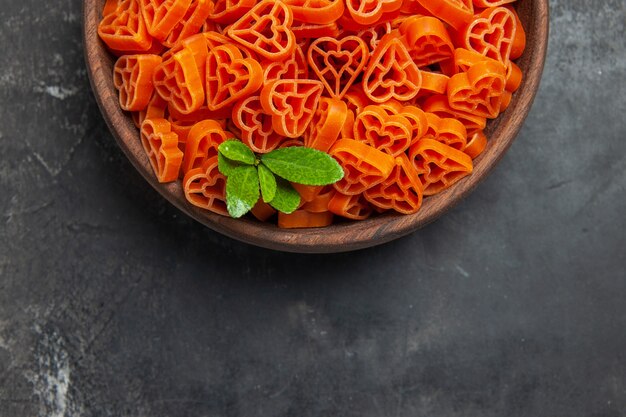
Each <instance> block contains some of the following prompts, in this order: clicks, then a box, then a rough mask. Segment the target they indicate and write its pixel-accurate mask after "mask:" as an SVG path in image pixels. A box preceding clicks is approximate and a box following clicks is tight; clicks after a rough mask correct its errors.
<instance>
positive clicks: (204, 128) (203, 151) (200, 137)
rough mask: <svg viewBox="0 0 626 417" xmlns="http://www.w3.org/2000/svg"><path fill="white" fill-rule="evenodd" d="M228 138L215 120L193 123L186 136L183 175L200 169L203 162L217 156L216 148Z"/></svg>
mask: <svg viewBox="0 0 626 417" xmlns="http://www.w3.org/2000/svg"><path fill="white" fill-rule="evenodd" d="M230 136H231V135H229V134H228V133H226V131H224V129H223V128H222V126H221V125H220V124H219V123H218V122H216V121H215V120H203V121H201V122H198V123H195V124H194V125H193V126H192V128H191V130H190V131H189V133H188V134H187V142H186V144H185V157H184V158H183V165H182V171H183V173H187V172H188V171H190V170H192V169H194V168H200V167H202V164H203V163H204V161H206V160H207V159H210V158H213V157H214V156H217V148H218V147H219V146H220V144H221V143H222V142H224V141H226V140H227V139H229V138H230Z"/></svg>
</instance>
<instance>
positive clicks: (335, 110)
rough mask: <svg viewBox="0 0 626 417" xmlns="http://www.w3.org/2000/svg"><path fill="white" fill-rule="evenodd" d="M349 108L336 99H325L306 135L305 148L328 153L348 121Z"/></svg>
mask: <svg viewBox="0 0 626 417" xmlns="http://www.w3.org/2000/svg"><path fill="white" fill-rule="evenodd" d="M347 118H348V106H347V105H346V103H345V102H343V101H341V100H339V99H336V98H327V97H323V98H322V99H321V100H320V105H319V106H318V107H317V111H316V112H315V115H314V116H313V119H312V120H311V123H310V124H309V129H308V130H307V131H306V132H305V135H304V146H306V147H309V148H314V149H317V150H318V151H322V152H328V150H329V149H330V147H331V146H332V145H333V143H335V141H336V140H337V138H338V137H339V134H340V133H341V130H342V129H343V126H344V124H345V123H346V119H347Z"/></svg>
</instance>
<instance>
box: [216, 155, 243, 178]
mask: <svg viewBox="0 0 626 417" xmlns="http://www.w3.org/2000/svg"><path fill="white" fill-rule="evenodd" d="M239 166H241V164H240V163H239V162H235V161H232V160H230V159H228V158H226V157H225V156H224V155H222V154H221V153H219V152H218V154H217V168H218V169H219V170H220V172H221V173H222V175H224V176H225V177H228V176H229V175H230V173H231V172H232V171H233V169H235V168H237V167H239Z"/></svg>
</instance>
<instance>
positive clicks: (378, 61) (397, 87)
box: [363, 32, 422, 103]
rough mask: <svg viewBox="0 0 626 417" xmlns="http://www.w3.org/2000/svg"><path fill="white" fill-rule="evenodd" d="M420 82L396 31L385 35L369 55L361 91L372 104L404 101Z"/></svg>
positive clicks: (417, 72)
mask: <svg viewBox="0 0 626 417" xmlns="http://www.w3.org/2000/svg"><path fill="white" fill-rule="evenodd" d="M421 85H422V74H421V72H420V70H419V69H418V68H417V65H415V62H413V59H412V58H411V55H410V54H409V52H408V50H407V47H406V45H405V43H404V42H403V41H402V39H401V38H400V37H399V35H398V34H395V33H393V32H392V33H390V34H388V35H385V36H384V37H383V38H382V39H381V41H380V43H379V44H378V48H376V51H375V52H374V54H373V55H372V57H371V58H370V62H369V64H368V65H367V69H366V70H365V75H364V76H363V90H364V91H365V94H367V96H368V97H369V98H370V99H371V100H372V101H374V102H376V103H384V102H386V101H389V100H390V99H392V98H393V99H396V100H400V101H408V100H411V99H412V98H414V97H415V96H416V95H417V93H418V92H419V90H420V87H421Z"/></svg>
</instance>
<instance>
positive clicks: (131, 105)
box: [113, 54, 161, 111]
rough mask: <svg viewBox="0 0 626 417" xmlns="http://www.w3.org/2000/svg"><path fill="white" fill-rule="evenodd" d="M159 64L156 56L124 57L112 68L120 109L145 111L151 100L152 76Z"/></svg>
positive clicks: (158, 57)
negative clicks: (118, 94)
mask: <svg viewBox="0 0 626 417" xmlns="http://www.w3.org/2000/svg"><path fill="white" fill-rule="evenodd" d="M160 63H161V57H160V56H158V55H149V54H141V55H124V56H122V57H120V58H119V59H118V60H117V62H116V63H115V66H114V67H113V84H114V85H115V88H116V89H117V90H118V91H119V93H120V107H121V108H122V109H124V110H126V111H141V110H145V108H146V107H147V106H148V103H149V102H150V99H151V98H152V93H153V91H154V86H153V84H152V76H153V74H154V70H155V69H156V67H157V66H158V65H159V64H160Z"/></svg>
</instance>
